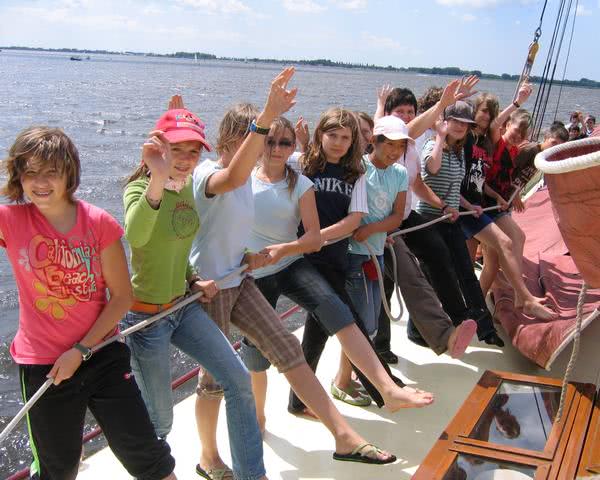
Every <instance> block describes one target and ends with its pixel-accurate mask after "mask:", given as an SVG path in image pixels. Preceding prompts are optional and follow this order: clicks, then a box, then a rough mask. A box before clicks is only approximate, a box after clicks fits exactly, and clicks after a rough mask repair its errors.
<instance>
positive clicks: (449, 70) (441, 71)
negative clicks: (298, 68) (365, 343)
mask: <svg viewBox="0 0 600 480" xmlns="http://www.w3.org/2000/svg"><path fill="white" fill-rule="evenodd" d="M0 50H24V51H35V52H57V53H74V54H85V55H88V54H103V55H132V56H138V57H164V58H187V59H196V58H197V59H198V60H223V61H233V62H243V63H275V64H285V65H309V66H316V67H337V68H348V69H363V70H380V71H387V72H409V73H422V74H427V75H450V76H462V75H477V76H478V77H479V78H485V79H489V80H508V81H513V82H514V81H516V80H519V77H520V75H511V74H509V73H503V74H501V75H496V74H493V73H484V72H481V71H480V70H463V69H461V68H458V67H432V68H428V67H393V66H392V65H388V66H387V67H383V66H381V65H374V64H363V63H347V62H336V61H333V60H328V59H323V58H320V59H314V60H289V59H284V60H281V59H275V58H240V57H217V56H216V55H213V54H210V53H203V52H175V53H164V54H162V53H146V52H113V51H110V50H80V49H77V48H39V47H17V46H10V47H0ZM530 80H531V81H532V82H533V83H540V81H541V77H538V76H532V77H531V78H530ZM553 83H555V84H556V85H567V86H570V87H585V88H600V82H597V81H595V80H590V79H589V78H581V79H580V80H564V81H561V80H557V79H555V80H554V82H553Z"/></svg>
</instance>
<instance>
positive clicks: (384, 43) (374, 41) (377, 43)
mask: <svg viewBox="0 0 600 480" xmlns="http://www.w3.org/2000/svg"><path fill="white" fill-rule="evenodd" d="M361 37H362V39H363V41H364V42H365V43H366V44H367V45H369V46H370V47H373V48H376V49H394V50H403V49H404V47H402V45H400V43H399V42H397V41H396V40H394V39H393V38H390V37H380V36H378V35H373V34H370V33H367V32H362V33H361Z"/></svg>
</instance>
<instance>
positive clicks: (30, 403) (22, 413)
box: [0, 378, 54, 444]
mask: <svg viewBox="0 0 600 480" xmlns="http://www.w3.org/2000/svg"><path fill="white" fill-rule="evenodd" d="M53 381H54V379H53V378H49V379H48V380H46V381H45V382H44V384H43V385H42V386H41V387H40V388H39V389H38V391H37V392H35V393H34V394H33V397H31V398H30V399H29V400H27V403H26V404H25V405H24V406H23V408H21V410H19V413H17V414H16V415H15V418H13V419H12V420H11V421H10V423H9V424H8V425H7V426H6V427H5V428H4V430H2V433H0V444H1V443H2V442H3V441H4V440H6V437H8V434H9V433H10V432H12V430H13V429H14V428H15V427H16V426H17V424H18V423H19V422H20V421H21V419H22V418H23V417H24V416H25V414H26V413H27V412H28V411H29V410H30V409H31V407H33V405H34V403H35V402H37V401H38V399H39V398H40V397H41V396H42V395H43V394H44V392H45V391H46V390H48V388H49V387H50V385H52V382H53Z"/></svg>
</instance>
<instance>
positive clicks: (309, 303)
mask: <svg viewBox="0 0 600 480" xmlns="http://www.w3.org/2000/svg"><path fill="white" fill-rule="evenodd" d="M255 282H256V286H257V287H258V289H259V290H260V292H261V293H262V294H263V296H264V297H265V298H266V299H267V301H268V302H269V303H270V304H271V306H272V307H273V308H275V307H276V306H277V300H278V299H279V297H280V296H281V295H285V296H286V297H287V298H289V299H290V300H291V301H292V302H295V303H297V304H298V305H300V306H301V307H302V308H304V309H305V310H307V311H308V312H311V313H313V314H314V315H315V317H316V318H317V320H318V321H319V324H320V325H321V327H322V328H323V329H324V330H325V331H326V332H327V333H328V334H329V335H335V334H336V333H337V332H339V331H340V330H342V329H343V328H345V327H347V326H348V325H354V316H353V315H352V312H351V311H350V308H349V307H348V305H346V304H345V303H344V302H342V300H340V298H339V297H338V296H337V294H336V293H335V291H334V290H333V289H332V288H331V286H330V285H329V283H328V282H327V280H325V279H324V278H323V277H322V276H321V275H320V274H319V272H318V271H317V270H316V269H315V267H313V266H312V265H311V263H310V262H309V261H308V260H306V258H304V257H302V258H299V259H298V260H296V261H295V262H294V263H292V264H290V265H289V266H287V267H286V268H284V269H283V270H281V271H279V272H277V273H274V274H272V275H268V276H266V277H262V278H258V279H256V280H255ZM240 355H241V357H242V359H243V360H244V363H245V364H246V367H248V368H249V369H250V370H251V371H253V372H262V371H264V370H267V369H268V368H269V367H270V365H271V364H270V363H269V361H268V360H267V359H266V358H265V357H264V355H263V354H262V353H260V350H258V348H256V347H255V346H254V345H252V344H251V343H250V341H249V340H247V339H245V338H244V341H243V342H242V348H241V349H240Z"/></svg>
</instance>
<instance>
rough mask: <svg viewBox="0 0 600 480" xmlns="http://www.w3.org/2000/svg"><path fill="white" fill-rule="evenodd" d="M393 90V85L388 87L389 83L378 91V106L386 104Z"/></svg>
mask: <svg viewBox="0 0 600 480" xmlns="http://www.w3.org/2000/svg"><path fill="white" fill-rule="evenodd" d="M392 90H393V88H392V86H391V85H388V84H387V83H386V84H385V85H382V86H381V88H380V89H379V90H377V104H378V105H381V106H383V105H385V102H386V100H387V98H388V97H389V96H390V93H391V92H392Z"/></svg>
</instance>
